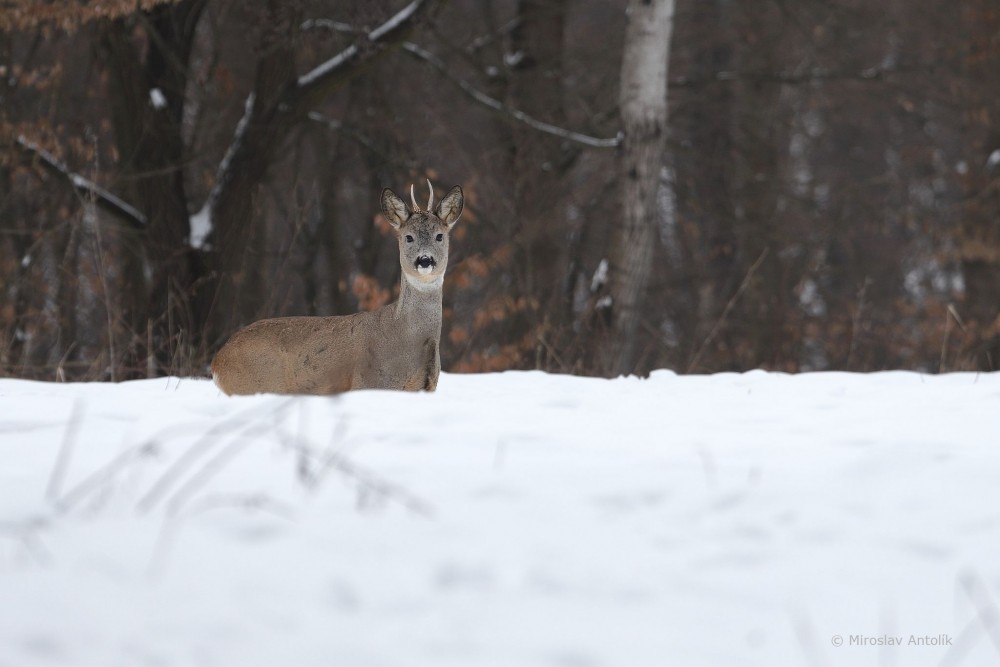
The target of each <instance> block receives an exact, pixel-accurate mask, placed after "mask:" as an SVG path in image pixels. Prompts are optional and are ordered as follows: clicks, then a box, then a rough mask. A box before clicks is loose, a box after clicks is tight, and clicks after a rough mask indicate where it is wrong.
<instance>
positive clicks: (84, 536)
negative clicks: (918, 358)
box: [0, 372, 1000, 667]
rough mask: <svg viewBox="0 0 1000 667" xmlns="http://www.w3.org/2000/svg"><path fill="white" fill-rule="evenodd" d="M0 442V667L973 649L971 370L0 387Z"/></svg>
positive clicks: (984, 427)
mask: <svg viewBox="0 0 1000 667" xmlns="http://www.w3.org/2000/svg"><path fill="white" fill-rule="evenodd" d="M0 456H2V459H0V460H2V463H0V666H3V667H30V666H34V665H71V666H73V667H90V666H93V667H105V666H108V665H127V666H132V665H136V666H143V665H159V666H178V667H180V666H185V667H186V666H197V665H213V666H234V667H235V666H240V667H245V666H256V665H260V666H268V667H272V666H289V667H307V666H313V665H315V666H317V667H318V666H323V667H329V666H344V667H366V666H369V665H372V666H375V665H378V666H382V665H384V666H392V667H397V666H403V667H409V666H415V665H416V666H419V665H427V666H435V667H438V666H462V667H470V666H479V665H488V666H497V667H499V666H504V667H507V666H514V667H522V666H524V667H526V666H535V665H539V666H542V665H547V666H552V667H591V666H594V667H596V666H599V665H609V666H622V667H644V666H657V667H676V666H683V665H692V666H703V665H704V666H710V667H725V666H728V665H733V666H740V667H742V666H745V665H762V666H763V665H766V666H768V667H775V666H782V665H818V666H824V665H850V666H852V667H853V666H864V665H877V666H887V667H889V666H899V667H911V666H919V665H962V666H980V665H984V666H985V665H997V664H1000V607H998V601H1000V374H991V375H972V374H955V375H948V376H938V377H933V376H922V375H918V374H914V373H882V374H875V375H852V374H841V373H824V374H810V375H799V376H788V375H777V374H766V373H762V372H753V373H747V374H744V375H733V374H726V375H715V376H703V377H678V376H676V375H674V374H672V373H669V372H658V373H655V374H654V375H653V376H652V377H651V378H650V379H649V380H637V379H634V378H633V379H619V380H614V381H608V380H598V379H582V378H573V377H561V376H552V375H544V374H541V373H503V374H496V375H445V376H443V377H442V379H441V383H440V387H439V390H438V392H437V393H436V394H433V395H426V394H423V395H414V394H395V393H385V392H357V393H354V394H350V395H346V396H344V397H342V398H304V399H303V398H287V397H275V396H259V397H252V398H239V399H231V398H226V397H224V396H221V395H220V394H219V392H218V391H217V390H216V389H215V387H214V386H213V385H212V384H210V383H209V382H207V381H203V380H177V379H169V380H167V379H162V380H150V381H143V382H132V383H125V384H121V385H106V384H89V385H84V384H78V385H57V384H43V383H35V382H26V381H18V380H0ZM911 636H912V637H913V639H914V640H924V641H928V642H929V641H937V642H940V643H942V644H943V645H938V646H933V645H931V646H926V645H913V644H911V643H910V642H911ZM838 637H839V638H841V639H842V641H843V645H842V646H836V645H835V643H836V642H837V641H838V639H837V638H838ZM897 639H898V640H899V641H900V642H902V646H886V645H884V644H885V643H887V642H895V641H896V640H897ZM879 641H881V642H882V644H883V645H874V646H872V645H867V644H868V643H869V642H875V643H876V644H877V643H878V642H879ZM949 642H950V645H948V643H949ZM859 644H866V645H859Z"/></svg>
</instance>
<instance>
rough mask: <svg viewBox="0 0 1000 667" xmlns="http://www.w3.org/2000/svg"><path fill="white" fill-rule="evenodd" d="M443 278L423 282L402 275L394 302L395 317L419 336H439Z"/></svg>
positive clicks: (404, 274)
mask: <svg viewBox="0 0 1000 667" xmlns="http://www.w3.org/2000/svg"><path fill="white" fill-rule="evenodd" d="M443 294H444V276H438V278H437V279H435V280H434V281H431V282H423V281H421V280H417V279H415V278H411V277H410V276H408V275H406V273H405V272H404V273H403V276H402V278H401V281H400V287H399V300H398V301H397V302H396V317H397V318H398V319H402V320H406V321H407V324H408V328H409V330H410V331H411V332H412V333H414V334H416V335H419V336H430V335H433V336H440V335H441V300H442V296H443Z"/></svg>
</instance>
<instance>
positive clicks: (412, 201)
mask: <svg viewBox="0 0 1000 667" xmlns="http://www.w3.org/2000/svg"><path fill="white" fill-rule="evenodd" d="M410 203H411V204H413V212H414V213H416V212H417V211H419V210H420V207H419V206H417V198H416V197H414V196H413V183H410Z"/></svg>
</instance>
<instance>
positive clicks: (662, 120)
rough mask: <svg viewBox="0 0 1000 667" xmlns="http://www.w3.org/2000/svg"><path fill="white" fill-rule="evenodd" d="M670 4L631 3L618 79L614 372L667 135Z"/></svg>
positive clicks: (634, 322)
mask: <svg viewBox="0 0 1000 667" xmlns="http://www.w3.org/2000/svg"><path fill="white" fill-rule="evenodd" d="M673 16H674V2H673V0H632V1H631V2H629V4H628V26H627V28H626V31H625V51H624V54H623V59H622V73H621V92H620V95H619V97H620V102H621V116H622V126H623V128H624V131H625V143H624V149H623V154H622V163H621V168H622V173H623V179H622V207H621V216H622V218H621V220H620V221H618V220H613V221H612V222H611V224H612V225H613V232H612V237H611V238H612V245H611V261H610V272H611V273H610V278H611V296H612V299H613V305H612V308H613V311H612V312H613V318H614V319H613V335H614V339H613V340H612V342H611V345H609V353H610V355H611V356H610V359H609V361H610V367H609V370H610V371H611V372H613V373H630V372H632V371H633V370H635V364H636V352H637V349H638V346H637V340H636V338H637V332H638V331H639V324H640V321H641V320H642V315H643V313H642V304H643V297H644V295H645V291H646V288H647V287H648V285H649V282H650V275H651V272H652V268H653V267H652V262H653V244H654V243H655V242H656V238H657V233H656V229H657V219H656V192H657V186H658V184H659V177H660V167H661V165H662V163H663V151H664V147H665V146H666V137H667V71H668V70H667V66H668V62H669V57H670V38H671V34H672V32H673Z"/></svg>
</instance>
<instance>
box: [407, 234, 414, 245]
mask: <svg viewBox="0 0 1000 667" xmlns="http://www.w3.org/2000/svg"><path fill="white" fill-rule="evenodd" d="M406 242H407V243H413V237H412V236H410V235H409V234H407V235H406Z"/></svg>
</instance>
